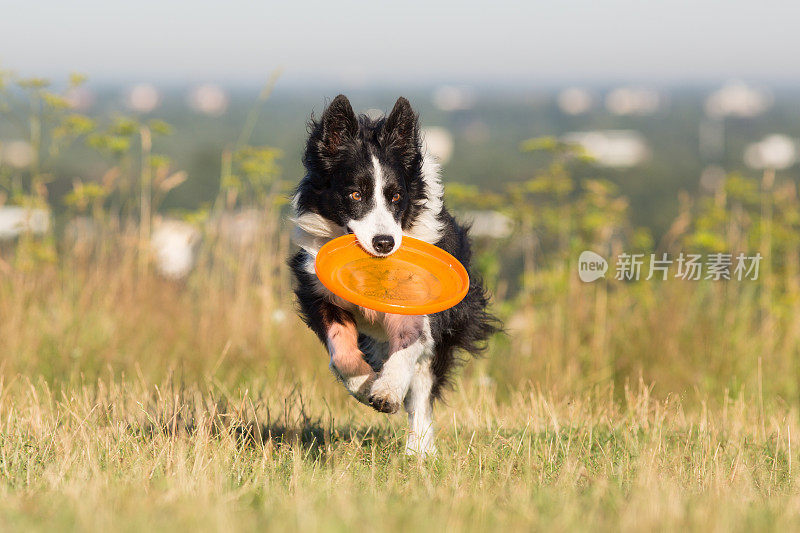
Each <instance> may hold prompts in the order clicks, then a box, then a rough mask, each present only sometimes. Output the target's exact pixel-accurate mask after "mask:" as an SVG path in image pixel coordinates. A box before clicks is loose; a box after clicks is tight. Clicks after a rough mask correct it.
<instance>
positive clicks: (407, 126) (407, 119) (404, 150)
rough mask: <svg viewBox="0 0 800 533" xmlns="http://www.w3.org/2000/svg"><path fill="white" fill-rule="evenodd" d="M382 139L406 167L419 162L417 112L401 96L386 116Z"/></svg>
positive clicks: (411, 166) (408, 167)
mask: <svg viewBox="0 0 800 533" xmlns="http://www.w3.org/2000/svg"><path fill="white" fill-rule="evenodd" d="M382 141H383V144H384V146H386V147H387V149H388V150H389V151H391V152H392V153H394V155H395V156H396V157H397V158H399V159H400V161H401V163H402V164H403V166H405V167H406V168H407V169H411V168H413V166H414V165H416V164H418V163H419V161H420V159H421V157H420V150H419V123H418V120H417V114H416V113H414V110H413V109H411V104H410V103H409V102H408V100H406V99H405V98H403V97H402V96H401V97H400V98H398V99H397V102H396V103H395V104H394V108H392V112H391V113H389V116H388V117H386V122H384V124H383V131H382Z"/></svg>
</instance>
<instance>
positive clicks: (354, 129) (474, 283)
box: [289, 95, 500, 398]
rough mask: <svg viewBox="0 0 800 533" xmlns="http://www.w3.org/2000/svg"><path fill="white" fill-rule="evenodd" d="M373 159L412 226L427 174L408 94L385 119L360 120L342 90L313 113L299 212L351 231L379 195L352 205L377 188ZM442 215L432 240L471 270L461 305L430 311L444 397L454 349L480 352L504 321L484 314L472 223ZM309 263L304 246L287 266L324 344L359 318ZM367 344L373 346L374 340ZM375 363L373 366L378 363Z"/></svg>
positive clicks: (437, 385)
mask: <svg viewBox="0 0 800 533" xmlns="http://www.w3.org/2000/svg"><path fill="white" fill-rule="evenodd" d="M373 156H375V157H378V159H379V160H380V162H381V164H382V166H383V168H384V169H386V172H385V173H384V181H385V182H386V183H387V184H388V187H387V192H386V194H387V201H388V200H389V198H388V197H389V196H391V195H392V194H394V193H395V192H398V193H400V194H401V199H400V200H399V201H397V202H396V203H393V204H391V208H392V209H393V211H392V215H393V216H394V217H395V220H398V221H400V222H401V226H402V228H403V229H404V230H407V229H409V228H411V227H413V225H414V223H415V221H416V220H417V217H418V216H419V214H420V212H421V210H422V209H423V207H424V206H425V204H426V202H427V201H428V200H429V199H428V198H426V196H425V184H424V180H423V178H422V167H423V154H422V150H421V145H420V139H419V126H418V119H417V116H416V114H415V113H414V112H413V110H412V109H411V105H410V104H409V103H408V100H406V99H405V98H400V99H398V101H397V103H396V104H395V106H394V108H393V109H392V111H391V113H390V114H389V116H388V117H385V118H381V119H377V120H372V119H370V118H368V117H366V116H364V115H362V116H359V117H356V115H355V113H354V112H353V109H352V107H351V106H350V102H349V101H348V100H347V98H346V97H344V96H342V95H339V96H337V97H336V98H335V99H334V100H333V101H332V102H331V103H330V105H329V106H328V108H327V109H326V110H325V112H324V113H323V115H322V118H321V119H320V120H315V119H314V118H313V117H312V119H311V121H310V122H309V138H308V142H307V144H306V150H305V155H304V157H303V164H304V166H305V168H306V176H305V177H304V178H303V179H302V180H301V182H300V184H299V185H298V187H297V190H296V207H297V212H298V215H302V214H303V213H307V212H313V213H317V214H319V215H322V216H323V217H324V218H325V219H327V220H329V221H331V222H333V223H334V224H336V225H337V226H340V227H342V228H347V224H348V221H349V220H353V219H358V218H360V216H361V215H362V213H363V212H365V211H363V210H364V209H368V208H369V206H370V205H371V204H370V202H372V201H374V199H372V198H366V197H365V198H362V199H361V200H360V201H358V202H354V201H351V199H350V197H349V195H350V194H351V193H352V192H353V191H360V192H361V193H362V194H364V195H368V194H369V191H371V190H372V186H371V185H372V184H373V182H372V181H371V180H372V174H371V173H372V167H373V165H372V161H371V158H372V157H373ZM438 219H439V221H440V222H441V223H442V233H441V239H440V240H439V241H438V242H436V243H435V244H436V246H438V247H440V248H442V249H444V250H446V251H447V252H449V253H450V254H452V255H453V256H455V257H456V259H458V260H459V261H460V262H461V263H462V264H463V265H464V266H465V267H466V268H467V271H468V272H469V276H470V287H469V291H468V292H467V295H466V297H465V298H464V299H463V300H462V301H461V302H460V303H459V304H458V305H456V306H455V307H452V308H450V309H448V310H446V311H442V312H440V313H436V314H433V315H430V326H431V334H432V336H433V341H434V344H435V352H434V359H433V364H432V369H433V373H434V376H435V381H434V387H433V391H432V394H433V397H434V398H439V397H441V394H442V392H443V388H444V387H445V386H446V385H447V384H448V383H449V378H450V376H451V372H452V370H453V368H454V367H455V366H456V364H457V363H458V358H457V351H459V350H462V351H464V352H467V353H470V354H473V355H476V354H478V353H479V352H481V351H482V350H483V349H485V347H486V343H487V341H488V339H489V338H490V337H491V336H492V335H493V334H494V333H495V332H497V331H499V329H500V323H499V321H498V320H497V319H496V318H495V317H493V316H492V315H491V314H489V313H488V312H487V311H486V307H487V305H488V302H489V298H488V296H487V294H486V291H485V289H484V287H483V284H482V281H481V279H480V278H479V277H478V276H477V275H476V274H475V273H474V272H473V271H472V270H471V268H470V259H471V250H470V241H469V237H468V234H467V232H468V228H467V227H465V226H463V225H460V224H458V223H457V222H456V221H455V219H454V218H453V217H452V216H451V215H450V213H449V212H448V211H447V209H446V208H444V207H443V208H442V210H441V212H440V213H438ZM308 260H309V255H308V253H307V252H305V251H300V252H298V253H297V254H296V255H294V256H293V257H292V258H291V259H290V261H289V265H290V267H291V270H292V272H293V273H294V277H295V282H296V283H295V293H296V295H297V300H298V304H299V313H300V316H301V317H302V318H303V320H304V321H305V323H306V324H308V326H309V327H310V328H311V329H312V330H313V331H314V332H315V333H316V334H317V335H318V336H319V337H320V339H321V340H322V342H323V343H324V342H325V340H326V337H325V336H326V331H327V329H326V328H327V327H328V326H329V325H330V323H331V322H339V323H347V322H353V321H354V319H353V316H352V315H351V314H350V312H348V311H346V310H344V309H341V308H339V307H337V306H336V305H334V304H332V303H331V302H329V301H327V300H326V299H324V298H323V297H322V296H320V295H319V293H318V292H317V291H315V290H314V286H315V281H316V280H315V276H314V275H313V274H309V273H308V272H307V271H306V269H305V266H306V264H307V261H308ZM364 342H365V345H370V342H369V339H364ZM372 344H373V345H374V343H372ZM370 364H371V365H373V367H376V365H375V364H374V363H373V361H370ZM376 370H378V368H376Z"/></svg>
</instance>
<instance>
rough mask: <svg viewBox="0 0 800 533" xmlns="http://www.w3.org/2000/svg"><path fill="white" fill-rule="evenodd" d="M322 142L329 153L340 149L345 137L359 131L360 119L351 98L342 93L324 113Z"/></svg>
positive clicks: (352, 135)
mask: <svg viewBox="0 0 800 533" xmlns="http://www.w3.org/2000/svg"><path fill="white" fill-rule="evenodd" d="M321 123H322V143H323V145H324V147H325V149H326V150H327V151H328V152H329V153H334V152H336V150H338V149H339V146H341V145H342V142H344V140H345V139H347V138H348V137H355V135H356V134H357V133H358V119H357V118H356V114H355V113H354V112H353V107H352V106H351V105H350V100H348V99H347V97H346V96H345V95H343V94H340V95H339V96H337V97H336V98H334V99H333V101H332V102H331V103H330V105H329V106H328V108H327V109H326V110H325V112H324V113H322V120H321Z"/></svg>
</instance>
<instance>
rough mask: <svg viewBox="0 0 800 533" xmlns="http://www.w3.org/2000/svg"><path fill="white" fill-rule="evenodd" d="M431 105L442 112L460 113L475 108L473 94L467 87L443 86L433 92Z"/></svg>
mask: <svg viewBox="0 0 800 533" xmlns="http://www.w3.org/2000/svg"><path fill="white" fill-rule="evenodd" d="M433 105H435V106H436V107H437V108H439V109H441V110H442V111H460V110H464V109H472V108H473V107H474V106H475V92H474V91H473V90H472V89H470V88H469V87H457V86H453V85H443V86H441V87H437V88H436V90H435V91H434V92H433Z"/></svg>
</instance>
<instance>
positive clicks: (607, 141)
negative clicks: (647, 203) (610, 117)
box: [563, 130, 650, 168]
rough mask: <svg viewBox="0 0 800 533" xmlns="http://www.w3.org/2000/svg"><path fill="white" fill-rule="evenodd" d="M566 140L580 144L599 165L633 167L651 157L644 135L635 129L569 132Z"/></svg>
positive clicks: (564, 138)
mask: <svg viewBox="0 0 800 533" xmlns="http://www.w3.org/2000/svg"><path fill="white" fill-rule="evenodd" d="M563 140H564V142H568V143H573V144H577V145H580V146H581V147H582V148H583V149H584V150H585V151H586V154H587V155H589V156H590V157H592V158H593V159H594V160H595V162H596V163H597V164H599V165H602V166H606V167H620V168H624V167H633V166H636V165H638V164H640V163H642V162H644V161H645V160H647V158H648V157H650V148H649V147H648V145H647V142H646V141H645V139H644V137H643V136H642V134H641V133H639V132H638V131H633V130H598V131H579V132H574V133H568V134H566V135H564V137H563Z"/></svg>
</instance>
